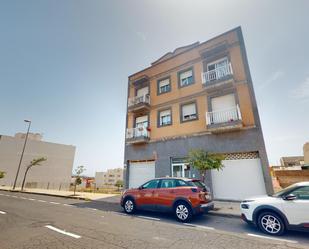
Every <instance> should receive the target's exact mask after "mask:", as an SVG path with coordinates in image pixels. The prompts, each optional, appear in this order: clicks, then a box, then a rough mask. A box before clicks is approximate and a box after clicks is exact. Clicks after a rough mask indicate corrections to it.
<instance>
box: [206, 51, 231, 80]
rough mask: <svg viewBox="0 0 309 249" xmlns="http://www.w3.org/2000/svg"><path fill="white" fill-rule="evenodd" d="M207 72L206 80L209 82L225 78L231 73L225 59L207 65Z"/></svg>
mask: <svg viewBox="0 0 309 249" xmlns="http://www.w3.org/2000/svg"><path fill="white" fill-rule="evenodd" d="M207 71H208V74H209V76H208V78H209V80H210V81H212V80H218V79H220V78H222V77H225V76H227V75H230V74H231V71H230V68H229V61H228V59H227V58H226V57H224V58H222V59H220V60H217V61H213V62H211V63H209V64H207Z"/></svg>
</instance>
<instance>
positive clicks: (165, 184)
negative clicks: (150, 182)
mask: <svg viewBox="0 0 309 249" xmlns="http://www.w3.org/2000/svg"><path fill="white" fill-rule="evenodd" d="M175 187H176V182H175V180H174V179H166V180H162V182H161V188H175Z"/></svg>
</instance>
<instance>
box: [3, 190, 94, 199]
mask: <svg viewBox="0 0 309 249" xmlns="http://www.w3.org/2000/svg"><path fill="white" fill-rule="evenodd" d="M0 190H2V191H7V192H15V193H23V194H36V195H46V196H54V197H62V198H67V199H75V200H83V201H89V198H86V197H78V196H70V195H57V194H48V193H37V192H29V191H26V192H22V191H20V190H11V189H0Z"/></svg>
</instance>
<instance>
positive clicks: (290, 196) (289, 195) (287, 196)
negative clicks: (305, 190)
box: [283, 194, 296, 201]
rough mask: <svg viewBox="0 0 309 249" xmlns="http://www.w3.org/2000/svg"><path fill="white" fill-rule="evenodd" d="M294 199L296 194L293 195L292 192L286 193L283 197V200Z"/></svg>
mask: <svg viewBox="0 0 309 249" xmlns="http://www.w3.org/2000/svg"><path fill="white" fill-rule="evenodd" d="M295 199H296V195H293V194H288V195H286V196H284V197H283V200H286V201H293V200H295Z"/></svg>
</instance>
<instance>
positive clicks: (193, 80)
mask: <svg viewBox="0 0 309 249" xmlns="http://www.w3.org/2000/svg"><path fill="white" fill-rule="evenodd" d="M190 70H191V71H192V82H191V83H189V84H186V85H181V81H180V75H181V74H182V73H185V72H187V71H190ZM177 76H178V88H183V87H187V86H191V85H193V84H194V83H195V77H194V67H193V66H192V67H189V68H186V69H183V70H181V71H179V72H178V73H177Z"/></svg>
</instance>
